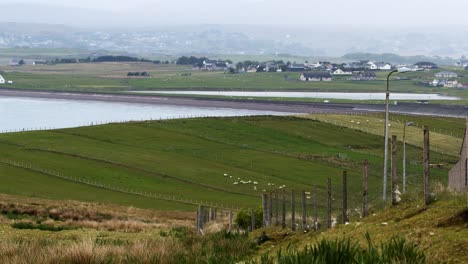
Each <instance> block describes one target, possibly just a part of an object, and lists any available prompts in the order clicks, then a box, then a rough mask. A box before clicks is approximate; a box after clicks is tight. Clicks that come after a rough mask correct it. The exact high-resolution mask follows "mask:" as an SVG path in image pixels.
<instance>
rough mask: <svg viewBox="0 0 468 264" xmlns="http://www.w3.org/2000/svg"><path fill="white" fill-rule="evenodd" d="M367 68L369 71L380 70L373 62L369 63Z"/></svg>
mask: <svg viewBox="0 0 468 264" xmlns="http://www.w3.org/2000/svg"><path fill="white" fill-rule="evenodd" d="M366 68H367V69H369V70H377V69H378V68H377V65H376V64H375V63H373V62H372V61H368V62H367V65H366Z"/></svg>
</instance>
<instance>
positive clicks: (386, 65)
mask: <svg viewBox="0 0 468 264" xmlns="http://www.w3.org/2000/svg"><path fill="white" fill-rule="evenodd" d="M376 65H377V69H379V70H383V71H389V70H391V69H392V65H391V64H390V63H387V62H377V63H376Z"/></svg>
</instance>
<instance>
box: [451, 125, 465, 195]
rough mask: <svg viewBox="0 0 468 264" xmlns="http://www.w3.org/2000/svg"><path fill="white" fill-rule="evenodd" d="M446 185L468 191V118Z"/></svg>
mask: <svg viewBox="0 0 468 264" xmlns="http://www.w3.org/2000/svg"><path fill="white" fill-rule="evenodd" d="M448 187H449V188H450V189H452V190H454V191H458V192H467V191H468V120H467V123H466V126H465V137H464V138H463V143H462V147H461V149H460V160H459V161H458V163H457V164H455V166H454V167H453V168H452V169H451V170H450V171H449V173H448Z"/></svg>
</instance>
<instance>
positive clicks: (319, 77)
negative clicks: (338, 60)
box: [299, 72, 332, 82]
mask: <svg viewBox="0 0 468 264" xmlns="http://www.w3.org/2000/svg"><path fill="white" fill-rule="evenodd" d="M299 79H300V80H301V81H303V82H330V81H331V80H332V76H331V74H330V73H329V72H303V73H301V76H299Z"/></svg>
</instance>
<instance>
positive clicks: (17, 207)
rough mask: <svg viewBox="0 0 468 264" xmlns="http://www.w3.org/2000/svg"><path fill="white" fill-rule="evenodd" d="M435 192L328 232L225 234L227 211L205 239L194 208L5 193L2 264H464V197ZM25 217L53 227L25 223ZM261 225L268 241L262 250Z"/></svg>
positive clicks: (467, 229)
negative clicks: (174, 209)
mask: <svg viewBox="0 0 468 264" xmlns="http://www.w3.org/2000/svg"><path fill="white" fill-rule="evenodd" d="M438 188H439V189H438V191H435V196H434V202H433V203H432V204H431V205H430V206H427V207H426V206H423V205H422V203H421V202H420V200H421V199H420V196H419V195H418V194H415V195H414V196H413V195H406V196H404V197H403V201H404V202H403V203H402V204H400V205H399V206H396V207H392V208H387V209H385V210H383V211H374V213H373V214H372V215H371V216H369V217H368V218H365V219H362V220H360V221H359V222H352V223H351V224H349V225H338V226H336V227H335V228H333V229H331V230H327V231H321V232H307V233H304V232H303V231H302V230H299V231H294V232H292V231H291V230H289V229H284V230H282V229H278V228H275V227H271V228H266V229H259V230H256V231H254V232H253V233H250V234H247V233H226V232H225V231H223V230H225V228H226V226H225V221H226V220H227V218H226V217H220V218H219V220H217V222H212V223H210V224H209V225H208V226H207V227H206V228H205V232H204V235H196V234H195V233H194V230H193V224H194V221H193V220H190V218H192V219H193V214H186V213H180V212H174V213H172V212H161V211H154V210H146V209H135V208H128V207H121V206H117V205H103V204H94V203H81V202H76V201H54V200H45V199H38V198H23V197H16V196H6V195H1V196H0V200H1V201H2V202H1V203H0V212H1V215H0V233H1V234H2V236H1V238H0V261H1V262H2V263H31V262H34V263H90V264H94V263H239V262H242V261H244V262H245V263H441V262H444V263H466V261H467V260H468V255H467V252H466V250H465V249H466V247H467V246H468V239H467V238H468V204H467V201H466V197H465V196H464V195H458V196H457V195H456V196H454V195H452V194H449V193H447V192H440V190H441V189H443V188H441V187H438ZM118 221H120V223H117V222H118ZM21 223H23V225H20V224H21ZM24 223H34V224H37V223H40V224H41V225H42V226H48V227H49V228H25V225H24ZM72 223H73V224H72ZM91 223H94V224H91ZM110 223H112V224H110ZM30 226H32V224H31V225H30ZM60 226H73V227H74V228H62V229H59V228H58V227H60ZM51 227H55V228H51ZM263 231H265V232H266V233H267V234H268V235H269V237H270V240H268V241H266V242H265V243H263V244H261V245H259V246H257V243H256V240H257V238H258V237H259V236H260V234H261V233H262V232H263Z"/></svg>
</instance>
